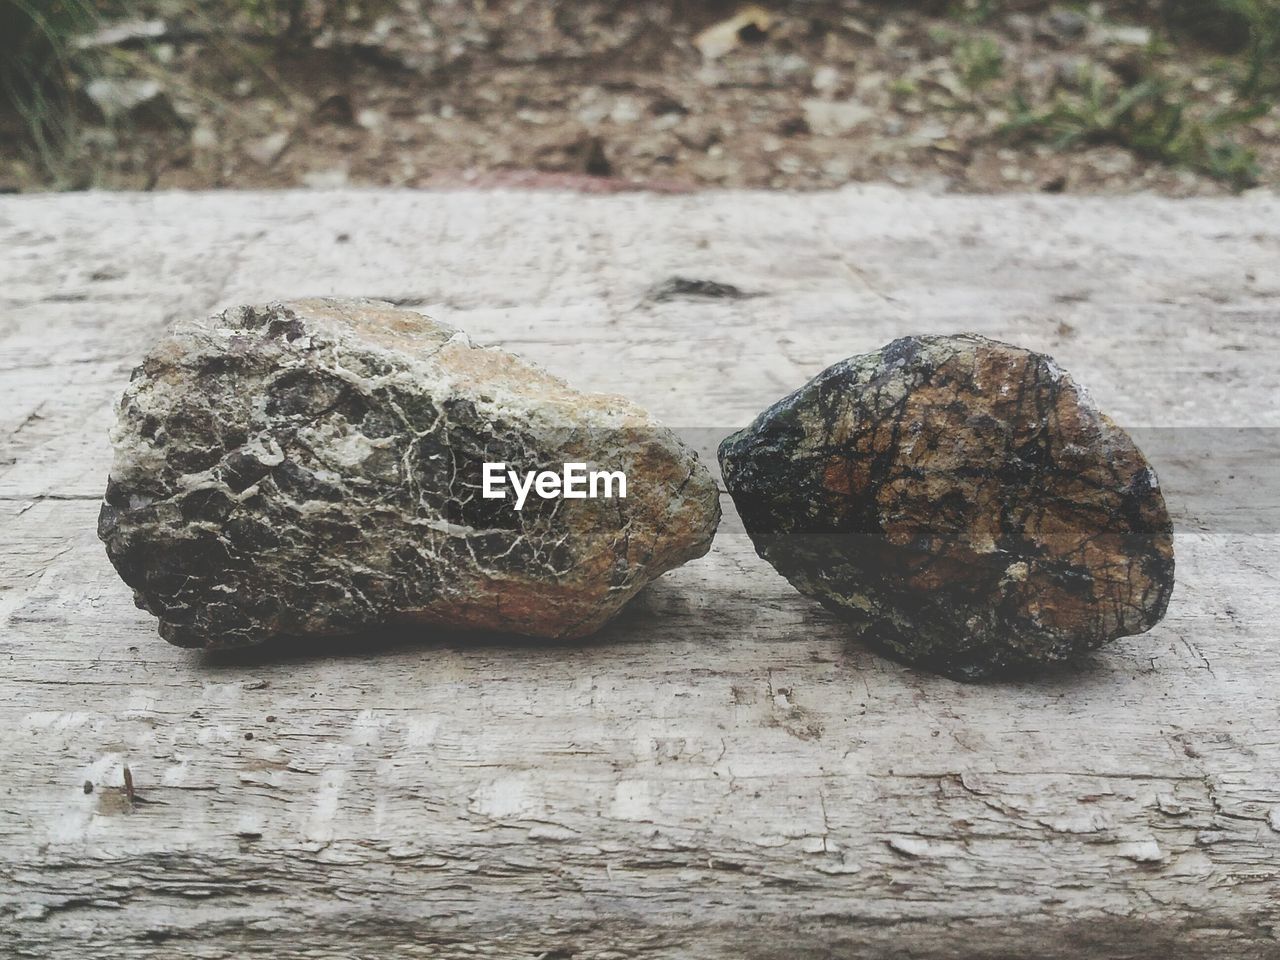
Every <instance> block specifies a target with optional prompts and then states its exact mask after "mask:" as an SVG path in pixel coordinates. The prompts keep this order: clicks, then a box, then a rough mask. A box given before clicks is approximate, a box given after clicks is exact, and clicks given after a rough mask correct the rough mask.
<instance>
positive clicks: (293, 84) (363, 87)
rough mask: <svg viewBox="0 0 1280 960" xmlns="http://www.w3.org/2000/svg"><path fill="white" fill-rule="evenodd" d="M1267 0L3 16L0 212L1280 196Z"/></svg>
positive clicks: (114, 10)
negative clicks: (103, 196)
mask: <svg viewBox="0 0 1280 960" xmlns="http://www.w3.org/2000/svg"><path fill="white" fill-rule="evenodd" d="M1278 100H1280V0H1132V2H1119V3H1107V4H1102V3H1093V4H1054V3H1042V2H1034V0H955V2H945V0H939V2H916V3H901V4H892V3H875V2H870V0H866V2H855V0H845V2H823V0H776V2H772V3H770V2H764V3H760V4H758V5H755V4H753V5H744V4H741V3H719V2H693V0H653V2H639V0H637V2H604V0H573V2H569V0H561V2H553V0H440V2H427V0H204V2H198V0H0V189H2V190H6V191H27V190H42V189H83V188H89V187H104V188H112V189H157V188H218V187H294V186H311V187H330V186H342V185H392V186H430V185H452V184H458V183H468V182H469V183H481V184H484V183H521V182H524V183H531V184H538V183H552V184H554V183H564V184H569V185H574V186H578V187H583V188H593V187H595V188H600V189H619V188H625V187H627V186H628V185H632V184H634V185H638V186H648V187H655V188H661V189H689V188H697V187H704V186H733V187H784V188H820V187H831V186H836V185H839V184H843V183H847V182H851V181H888V182H892V183H896V184H902V185H913V186H924V187H929V188H933V189H943V190H955V191H1005V190H1044V191H1051V192H1083V193H1114V192H1125V191H1133V190H1153V191H1157V192H1160V193H1166V194H1171V195H1198V194H1219V193H1228V192H1232V191H1240V190H1244V189H1249V188H1252V187H1255V186H1258V185H1269V186H1274V185H1276V184H1277V183H1280V111H1277V109H1276V107H1275V104H1276V102H1277V101H1278Z"/></svg>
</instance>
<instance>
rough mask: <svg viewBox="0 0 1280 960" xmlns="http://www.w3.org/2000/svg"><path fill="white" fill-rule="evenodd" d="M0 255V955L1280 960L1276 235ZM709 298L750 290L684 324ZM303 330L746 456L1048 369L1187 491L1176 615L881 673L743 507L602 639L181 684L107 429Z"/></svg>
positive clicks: (976, 204) (679, 224)
mask: <svg viewBox="0 0 1280 960" xmlns="http://www.w3.org/2000/svg"><path fill="white" fill-rule="evenodd" d="M0 250H3V251H4V255H3V256H0V623H3V631H2V632H0V955H3V956H5V957H8V956H14V957H39V958H45V957H76V958H86V957H89V958H97V957H102V958H108V957H109V958H113V960H115V958H124V960H138V958H168V957H178V956H180V957H187V958H215V957H217V958H221V957H243V956H256V955H262V956H297V957H359V958H365V957H392V956H395V957H401V956H403V957H464V956H476V955H481V956H500V957H529V958H533V957H544V958H553V957H554V958H562V960H568V958H574V960H583V958H608V957H615V958H624V957H645V958H676V957H709V958H720V957H723V958H762V960H763V958H783V957H786V958H794V957H825V956H840V957H888V956H904V957H906V956H910V957H929V958H933V957H938V958H977V957H993V956H1007V957H1019V958H1021V957H1032V956H1034V957H1045V958H1051V957H1068V956H1098V957H1143V958H1147V957H1152V958H1155V957H1160V958H1167V957H1262V958H1272V957H1280V703H1278V700H1277V690H1280V656H1277V651H1278V650H1280V628H1278V627H1277V623H1280V599H1278V597H1277V578H1278V574H1277V570H1280V504H1278V503H1277V496H1276V489H1277V481H1276V479H1275V476H1274V475H1275V474H1276V472H1277V471H1276V470H1275V467H1276V464H1277V452H1278V451H1280V443H1277V435H1278V431H1277V428H1280V403H1277V397H1278V396H1280V350H1277V348H1276V346H1275V343H1274V340H1273V337H1274V331H1275V329H1276V323H1277V321H1280V199H1277V198H1275V197H1268V196H1261V195H1253V196H1250V197H1247V198H1245V199H1242V200H1234V201H1232V200H1204V201H1165V200H1159V199H1155V198H1144V197H1139V198H1129V199H1122V200H1102V199H1092V200H1082V199H1069V198H1041V197H1011V196H1010V197H999V198H976V197H932V196H926V195H921V194H912V193H900V192H895V191H891V190H888V189H879V188H876V189H861V190H849V191H844V192H841V193H837V194H812V195H801V196H796V195H781V194H768V195H766V194H755V193H708V194H701V195H694V196H680V197H654V196H649V195H643V194H635V195H617V196H609V197H590V198H584V197H578V196H570V195H564V194H528V193H517V192H495V193H468V192H458V193H436V194H430V193H426V194H424V193H403V192H391V191H379V192H369V193H359V192H345V193H335V194H305V193H297V194H288V193H286V194H273V195H267V194H259V195H254V194H219V195H186V196H183V195H155V196H153V195H146V196H131V195H112V196H101V195H81V196H66V197H36V198H4V199H3V200H0ZM672 275H681V276H687V277H692V278H699V279H710V280H715V281H719V282H722V283H732V284H735V285H737V286H739V287H741V288H743V289H745V290H749V291H753V292H756V293H759V294H760V295H759V296H756V297H753V298H750V299H739V300H699V299H673V300H669V301H665V302H660V303H654V302H650V301H648V300H647V299H646V296H645V293H646V290H648V289H649V288H650V287H651V286H652V285H654V284H656V283H659V282H661V281H663V280H665V279H667V278H668V277H670V276H672ZM310 294H323V295H328V294H336V295H367V296H380V297H385V298H390V299H394V300H396V301H397V302H400V303H405V304H409V305H413V306H416V307H421V308H422V309H424V310H426V311H427V312H429V313H431V314H432V315H434V316H436V317H437V318H439V319H441V320H445V321H446V322H450V323H453V324H455V325H457V326H460V327H463V328H464V329H466V330H468V332H470V333H471V334H472V335H473V336H475V337H476V338H478V339H481V340H487V341H489V342H494V343H500V344H502V345H504V346H507V347H509V348H511V349H514V350H516V351H518V352H520V353H521V354H522V355H524V356H526V357H528V358H529V359H532V360H535V361H538V362H540V363H542V364H543V365H545V366H546V367H548V368H549V369H551V370H552V371H553V372H555V373H558V374H561V375H563V376H566V377H567V378H569V379H570V380H571V382H572V383H573V384H574V385H575V386H577V387H579V388H582V389H599V390H608V391H616V392H622V393H625V394H627V395H628V396H630V397H632V398H633V399H635V400H637V401H638V402H640V403H641V404H642V405H644V406H646V407H648V408H649V409H650V410H651V411H652V412H654V413H655V414H657V415H658V416H660V417H662V418H664V419H665V420H666V421H667V422H668V423H669V424H671V425H672V426H674V427H677V428H680V429H681V430H682V431H683V432H684V433H685V435H686V436H688V437H690V438H691V439H693V440H694V441H695V442H696V443H698V445H699V446H700V447H701V448H702V449H703V450H704V451H707V452H708V453H709V452H710V450H711V449H712V448H713V447H714V443H715V442H716V441H718V440H719V438H720V437H721V436H723V435H724V434H725V433H727V432H729V431H730V430H732V429H735V428H737V427H739V426H742V425H743V424H744V423H746V422H747V420H749V419H750V417H752V416H753V415H754V414H755V413H756V412H758V411H759V410H760V409H761V408H763V407H764V406H765V405H766V404H768V403H770V402H772V401H773V400H775V399H777V398H778V397H779V396H781V395H782V394H784V393H786V392H788V391H790V390H791V389H793V388H795V387H796V386H798V385H799V384H800V383H801V382H803V381H804V380H805V379H807V378H808V377H810V376H812V375H813V374H814V373H816V372H817V371H818V370H820V369H822V368H823V367H824V366H826V365H827V364H829V363H831V362H833V361H835V360H837V359H840V358H842V357H845V356H848V355H849V354H852V353H857V352H863V351H866V350H869V349H874V348H875V347H878V346H880V345H881V344H883V343H885V342H887V341H889V340H891V339H893V338H894V337H896V336H900V335H903V334H908V333H941V332H957V331H964V330H968V331H973V332H977V333H981V334H985V335H988V336H993V337H999V338H1002V339H1007V340H1011V341H1013V342H1016V343H1019V344H1021V345H1023V346H1026V347H1029V348H1032V349H1035V350H1040V351H1044V352H1047V353H1050V354H1052V355H1053V356H1055V357H1056V358H1057V359H1058V360H1059V362H1060V363H1061V364H1062V365H1063V366H1064V367H1065V368H1066V369H1068V370H1070V371H1071V372H1072V373H1073V374H1074V375H1075V377H1076V379H1077V380H1079V381H1080V382H1082V383H1084V384H1086V385H1088V386H1089V387H1091V389H1092V392H1093V395H1094V396H1095V398H1096V399H1097V401H1098V404H1099V406H1100V407H1101V408H1102V409H1103V410H1105V411H1107V412H1109V413H1111V414H1112V415H1113V416H1114V417H1115V418H1116V419H1117V420H1118V421H1119V422H1120V423H1121V424H1122V425H1124V426H1126V427H1128V428H1134V431H1135V436H1137V438H1138V440H1139V443H1140V444H1142V445H1143V447H1144V449H1145V452H1146V453H1147V454H1148V456H1149V457H1150V459H1151V460H1152V461H1153V463H1154V465H1155V467H1156V469H1157V470H1158V471H1159V472H1160V474H1161V478H1162V480H1163V482H1164V488H1165V492H1166V497H1167V499H1168V501H1169V505H1170V508H1171V510H1172V511H1173V513H1174V514H1175V516H1176V517H1177V521H1176V522H1177V525H1178V533H1177V543H1176V550H1177V558H1178V585H1177V587H1176V589H1175V592H1174V597H1173V601H1172V604H1171V606H1170V611H1169V616H1168V618H1167V619H1166V620H1165V621H1164V622H1163V623H1162V624H1161V625H1159V626H1158V627H1157V628H1156V629H1155V630H1153V631H1152V632H1151V633H1149V634H1147V635H1144V636H1141V637H1134V638H1129V639H1126V640H1122V641H1119V642H1117V643H1115V644H1113V645H1112V646H1110V647H1109V648H1107V649H1106V650H1105V651H1104V652H1102V653H1101V654H1099V655H1098V656H1096V657H1095V658H1094V659H1093V660H1091V661H1090V662H1089V663H1087V664H1085V665H1083V666H1082V667H1080V668H1079V669H1076V670H1073V671H1070V672H1067V673H1061V674H1057V675H1054V676H1051V677H1048V678H1045V679H1043V680H1040V681H1037V682H1023V683H1001V684H990V685H981V686H965V685H961V684H957V683H953V682H951V681H947V680H943V679H940V678H936V677H932V676H929V675H927V674H923V673H920V672H917V671H913V670H910V669H908V668H905V667H902V666H899V665H897V664H894V663H892V662H890V661H887V660H884V659H882V658H880V657H878V656H876V655H874V654H872V653H870V652H868V651H866V650H865V649H863V648H861V647H860V646H858V645H857V644H856V643H853V642H851V641H850V640H849V639H848V637H847V635H846V631H845V628H844V627H842V625H841V624H840V623H838V622H837V621H835V620H834V619H833V618H832V617H831V616H829V615H828V614H826V613H825V612H824V611H823V610H822V609H821V608H819V607H818V606H817V605H816V604H815V603H812V602H811V601H808V600H805V599H804V598H802V597H800V596H799V595H798V594H796V593H795V592H794V591H793V590H792V589H791V588H790V587H789V586H788V585H787V583H786V582H785V581H784V580H783V579H782V578H781V577H779V576H778V575H777V574H776V573H774V572H773V571H772V569H770V568H769V567H768V566H767V565H766V564H765V563H764V562H763V561H761V560H759V559H758V558H757V557H756V556H755V554H754V553H753V551H752V550H751V547H750V544H749V543H748V541H747V539H746V538H745V536H743V535H742V533H741V532H740V527H739V525H738V524H737V523H736V518H735V517H734V515H733V514H732V506H731V504H730V503H729V501H728V499H727V498H722V501H723V504H724V507H725V510H726V522H725V525H724V528H723V531H722V534H721V536H720V537H719V538H718V539H717V541H716V544H715V546H714V547H713V549H712V551H711V553H710V554H709V555H708V556H707V557H705V558H703V559H702V560H699V561H697V562H695V563H692V564H690V565H688V566H686V567H683V568H681V569H680V570H677V571H675V572H673V573H671V574H668V575H667V576H664V577H663V578H662V579H661V580H660V581H658V582H657V583H656V584H654V585H653V586H652V587H650V588H649V589H648V590H647V591H645V593H643V594H642V595H641V597H640V598H639V599H638V600H637V601H636V602H635V603H634V604H633V605H632V606H631V607H630V608H628V610H627V611H626V613H624V615H623V617H622V618H621V619H620V620H619V621H617V622H615V623H614V624H613V625H611V626H609V627H608V628H606V630H605V631H604V632H603V633H602V634H600V635H598V636H597V637H595V638H593V639H591V640H590V641H587V642H581V643H577V644H572V645H548V644H534V643H519V642H513V641H510V640H504V639H502V638H498V637H484V638H476V637H464V636H459V635H439V634H435V635H432V636H427V637H423V636H410V635H406V634H403V633H401V634H396V635H391V634H387V635H377V636H364V637H359V638H353V639H351V640H349V641H345V642H342V643H331V644H327V645H325V646H322V647H311V648H303V647H298V646H293V647H284V648H280V647H277V648H269V649H261V650H257V651H251V652H248V653H242V654H239V655H235V656H231V655H221V656H212V655H202V654H198V653H193V652H189V651H182V650H179V649H176V648H171V647H169V646H167V645H166V644H164V643H163V642H162V641H161V640H160V639H159V638H158V637H157V636H156V635H155V630H154V623H153V622H152V621H151V619H150V618H149V617H148V616H146V615H145V614H143V613H141V612H139V611H137V610H136V609H135V608H134V607H133V605H132V602H131V599H130V596H129V591H128V590H127V589H126V588H125V587H124V585H123V584H121V583H120V582H119V580H118V579H117V578H116V576H115V574H114V572H113V571H112V570H111V568H110V566H109V564H108V563H107V560H106V557H105V554H104V552H103V550H102V548H101V545H100V544H99V543H98V541H97V539H96V536H95V533H94V525H95V520H96V515H97V508H98V498H99V497H100V496H101V493H102V489H103V486H104V482H105V478H106V473H107V468H108V465H109V462H110V457H109V448H108V444H107V440H106V430H107V428H108V426H109V425H110V423H111V422H112V419H113V415H112V403H113V401H114V399H115V397H116V396H117V395H118V393H119V391H120V390H121V388H122V386H123V384H124V382H125V381H126V380H127V378H128V376H129V371H130V369H131V368H132V366H133V365H134V364H135V363H136V362H137V361H138V359H139V358H140V357H141V355H142V353H143V352H144V351H145V350H146V348H147V346H148V345H149V343H150V342H151V341H152V340H153V339H154V338H155V337H156V335H157V334H158V333H159V332H160V331H161V330H162V329H163V328H164V326H165V324H166V322H168V321H170V320H172V319H174V318H176V317H179V316H186V315H192V314H200V313H205V312H208V311H211V310H213V309H215V308H219V307H222V306H226V305H229V304H233V303H237V302H246V301H256V300H262V299H270V298H280V297H292V296H302V295H310ZM126 769H127V770H128V773H129V780H130V781H131V784H132V786H131V788H130V787H126V784H125V771H126ZM87 783H88V784H92V790H91V792H86V790H87V789H89V788H88V787H86V784H87Z"/></svg>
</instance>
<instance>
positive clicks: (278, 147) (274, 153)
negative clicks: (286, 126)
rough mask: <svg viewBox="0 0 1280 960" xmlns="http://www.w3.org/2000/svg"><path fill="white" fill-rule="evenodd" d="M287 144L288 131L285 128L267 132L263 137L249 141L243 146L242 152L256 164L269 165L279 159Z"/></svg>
mask: <svg viewBox="0 0 1280 960" xmlns="http://www.w3.org/2000/svg"><path fill="white" fill-rule="evenodd" d="M288 146H289V132H288V131H287V130H277V131H275V132H274V133H269V134H267V135H266V136H265V137H259V138H258V139H257V140H252V141H250V142H249V143H248V144H247V145H246V146H245V148H244V152H245V153H246V154H247V155H248V157H249V159H250V160H252V161H253V162H254V163H256V164H257V165H258V166H260V167H270V166H272V165H273V164H274V163H275V162H276V161H277V160H279V159H280V157H281V155H282V154H283V153H284V151H285V149H286V148H287V147H288Z"/></svg>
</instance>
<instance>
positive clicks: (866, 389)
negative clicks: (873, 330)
mask: <svg viewBox="0 0 1280 960" xmlns="http://www.w3.org/2000/svg"><path fill="white" fill-rule="evenodd" d="M720 466H721V469H722V472H723V475H724V482H725V486H726V487H727V488H728V490H729V493H730V494H731V495H732V497H733V500H734V503H735V504H736V506H737V508H738V513H739V515H740V516H741V517H742V521H743V524H744V526H745V527H746V530H747V533H748V534H749V535H750V536H751V539H752V542H753V543H754V544H755V547H756V551H757V552H758V553H759V554H760V556H762V557H764V558H765V559H766V560H768V561H769V562H770V563H772V564H773V565H774V566H775V567H776V568H777V569H778V571H779V572H780V573H782V574H783V576H785V577H786V578H787V579H788V580H790V581H791V583H792V585H794V586H795V587H796V589H798V590H799V591H800V592H801V593H803V594H805V595H807V596H810V597H814V598H815V599H817V600H819V601H820V602H821V603H822V604H823V605H824V606H826V607H828V608H829V609H830V610H832V611H834V612H835V613H837V614H839V615H840V616H842V617H845V618H846V619H848V620H850V621H853V622H855V623H858V624H860V625H862V627H863V628H864V629H863V634H862V635H863V637H864V638H865V639H866V640H868V641H869V642H871V643H872V644H874V645H876V646H878V647H879V648H880V649H882V650H884V651H886V652H887V653H889V654H891V655H893V656H895V657H898V658H900V659H902V660H905V661H907V662H909V663H913V664H918V665H921V666H925V667H928V668H929V669H932V670H936V671H938V672H940V673H944V674H947V675H949V676H952V677H956V678H958V679H966V680H972V679H979V678H983V677H993V676H1000V675H1007V674H1014V673H1020V672H1024V671H1025V670H1026V669H1027V668H1031V667H1038V666H1043V665H1046V664H1052V663H1056V662H1061V661H1066V660H1070V659H1073V658H1077V657H1079V656H1081V655H1082V654H1084V653H1086V652H1088V651H1090V650H1093V649H1094V648H1096V647H1098V646H1100V645H1101V644H1103V643H1105V642H1107V641H1109V640H1113V639H1115V638H1117V637H1123V636H1128V635H1130V634H1136V633H1142V632H1144V631H1146V630H1149V629H1150V628H1151V627H1152V626H1154V625H1155V624H1156V623H1157V622H1158V621H1159V620H1160V618H1161V617H1163V616H1164V612H1165V608H1166V606H1167V605H1168V602H1169V595H1170V593H1171V592H1172V590H1173V536H1172V527H1171V524H1170V521H1169V514H1168V512H1167V511H1166V509H1165V504H1164V499H1163V497H1162V496H1161V494H1160V489H1159V485H1158V483H1157V481H1156V476H1155V472H1154V471H1153V470H1152V469H1151V466H1150V464H1148V463H1147V461H1146V459H1145V458H1144V457H1143V456H1142V453H1141V452H1140V451H1139V450H1138V448H1137V447H1136V446H1135V445H1134V443H1133V441H1132V440H1131V439H1130V438H1129V437H1128V435H1127V434H1126V433H1125V432H1124V431H1123V430H1121V429H1120V428H1119V427H1118V426H1116V425H1115V423H1113V422H1112V421H1111V420H1110V419H1109V418H1108V417H1106V416H1105V415H1104V414H1102V413H1100V412H1099V411H1098V409H1097V407H1095V406H1094V404H1093V402H1092V400H1091V399H1090V398H1089V395H1088V393H1086V392H1085V391H1084V390H1083V389H1082V388H1080V387H1078V386H1077V385H1076V384H1075V383H1074V381H1072V379H1071V377H1070V376H1068V375H1067V374H1066V373H1065V372H1064V371H1063V370H1062V369H1061V368H1060V367H1058V366H1057V365H1056V364H1055V363H1054V362H1053V360H1051V359H1050V358H1049V357H1046V356H1043V355H1041V354H1037V353H1032V352H1031V351H1029V350H1023V349H1021V348H1019V347H1014V346H1010V345H1009V344H1005V343H999V342H997V341H995V340H987V339H985V338H983V337H978V336H954V337H906V338H903V339H901V340H895V341H894V342H893V343H891V344H889V345H888V346H886V347H885V348H883V349H882V350H879V351H877V352H875V353H870V354H866V355H864V356H858V357H851V358H850V359H848V360H845V361H842V362H841V363H837V364H835V365H834V366H832V367H829V368H828V369H827V370H825V371H823V372H822V373H821V374H819V375H818V376H817V377H816V378H814V379H813V380H812V381H810V382H809V383H808V384H806V385H805V386H803V387H801V388H800V389H799V390H797V391H795V392H794V393H792V394H791V395H790V396H787V397H784V398H783V399H782V400H780V401H778V402H777V403H776V404H774V405H773V406H772V407H770V408H769V409H768V410H766V411H765V412H764V413H762V414H761V415H760V416H759V417H757V418H756V420H755V422H753V423H752V424H751V425H750V426H749V427H747V428H746V429H745V430H741V431H739V432H738V433H735V434H734V435H732V436H730V437H728V438H727V439H726V440H725V441H724V442H723V443H722V444H721V445H720Z"/></svg>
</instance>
